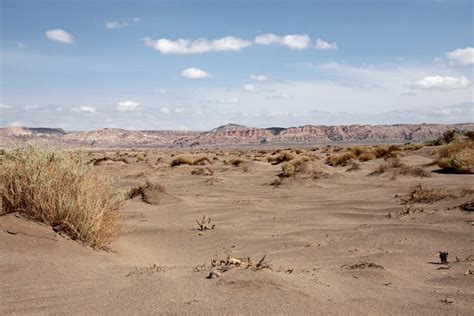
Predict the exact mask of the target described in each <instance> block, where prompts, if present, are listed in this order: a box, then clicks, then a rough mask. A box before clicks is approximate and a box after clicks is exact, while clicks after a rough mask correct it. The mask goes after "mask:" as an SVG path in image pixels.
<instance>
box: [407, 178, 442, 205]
mask: <svg viewBox="0 0 474 316" xmlns="http://www.w3.org/2000/svg"><path fill="white" fill-rule="evenodd" d="M447 197H449V194H448V193H447V192H446V191H445V190H443V189H438V188H428V187H426V186H423V184H422V183H421V182H419V183H417V184H415V185H414V186H412V187H411V188H410V191H409V192H408V194H407V196H406V197H405V198H403V199H402V201H403V202H404V203H405V204H408V203H433V202H436V201H439V200H442V199H444V198H447Z"/></svg>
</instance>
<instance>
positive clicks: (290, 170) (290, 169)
mask: <svg viewBox="0 0 474 316" xmlns="http://www.w3.org/2000/svg"><path fill="white" fill-rule="evenodd" d="M308 161H310V158H309V157H307V156H300V157H297V158H294V159H292V160H290V161H286V162H285V163H283V164H282V165H281V171H282V176H284V177H291V176H293V175H295V174H296V173H298V172H300V171H302V170H303V167H304V165H305V164H306V162H308Z"/></svg>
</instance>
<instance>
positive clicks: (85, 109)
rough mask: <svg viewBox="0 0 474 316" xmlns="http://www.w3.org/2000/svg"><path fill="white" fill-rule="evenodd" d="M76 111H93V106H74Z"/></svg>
mask: <svg viewBox="0 0 474 316" xmlns="http://www.w3.org/2000/svg"><path fill="white" fill-rule="evenodd" d="M73 110H75V111H76V112H86V113H95V107H93V106H81V107H79V108H74V109H73Z"/></svg>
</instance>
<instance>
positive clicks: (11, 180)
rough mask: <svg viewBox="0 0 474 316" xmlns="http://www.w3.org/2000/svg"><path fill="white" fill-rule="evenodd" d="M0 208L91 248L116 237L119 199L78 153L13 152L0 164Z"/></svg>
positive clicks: (27, 148) (118, 219) (98, 246)
mask: <svg viewBox="0 0 474 316" xmlns="http://www.w3.org/2000/svg"><path fill="white" fill-rule="evenodd" d="M0 179H1V182H2V184H3V185H2V188H1V191H0V192H1V198H2V210H1V212H0V214H7V213H12V212H20V213H23V214H25V215H27V216H28V217H29V218H31V219H34V220H38V221H40V222H44V223H46V224H48V225H51V226H52V227H53V228H54V229H55V230H56V231H59V232H63V233H65V234H67V235H68V236H70V237H71V238H72V239H75V240H79V241H81V242H83V243H85V244H88V245H90V246H92V247H94V248H103V247H105V246H107V245H108V244H109V243H110V242H111V241H112V240H114V239H115V238H116V237H117V236H118V235H119V234H120V218H121V213H120V211H119V208H120V207H121V204H122V200H121V199H119V198H118V195H117V194H116V193H115V192H114V191H113V190H112V188H111V186H110V183H109V180H108V179H107V178H106V177H105V176H102V175H99V174H96V173H93V172H91V171H90V170H89V168H88V167H87V166H84V164H83V163H82V161H81V157H80V154H79V153H77V152H62V151H58V150H43V149H38V148H36V147H25V148H16V149H15V150H13V151H8V152H6V153H5V155H4V156H3V159H2V162H1V166H0Z"/></svg>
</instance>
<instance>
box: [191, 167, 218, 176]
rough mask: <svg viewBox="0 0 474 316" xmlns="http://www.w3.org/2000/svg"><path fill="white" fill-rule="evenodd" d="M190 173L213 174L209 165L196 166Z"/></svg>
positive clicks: (196, 174)
mask: <svg viewBox="0 0 474 316" xmlns="http://www.w3.org/2000/svg"><path fill="white" fill-rule="evenodd" d="M191 174H192V175H194V176H212V175H213V174H214V171H212V169H211V168H209V167H204V168H196V169H194V170H193V171H191Z"/></svg>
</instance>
